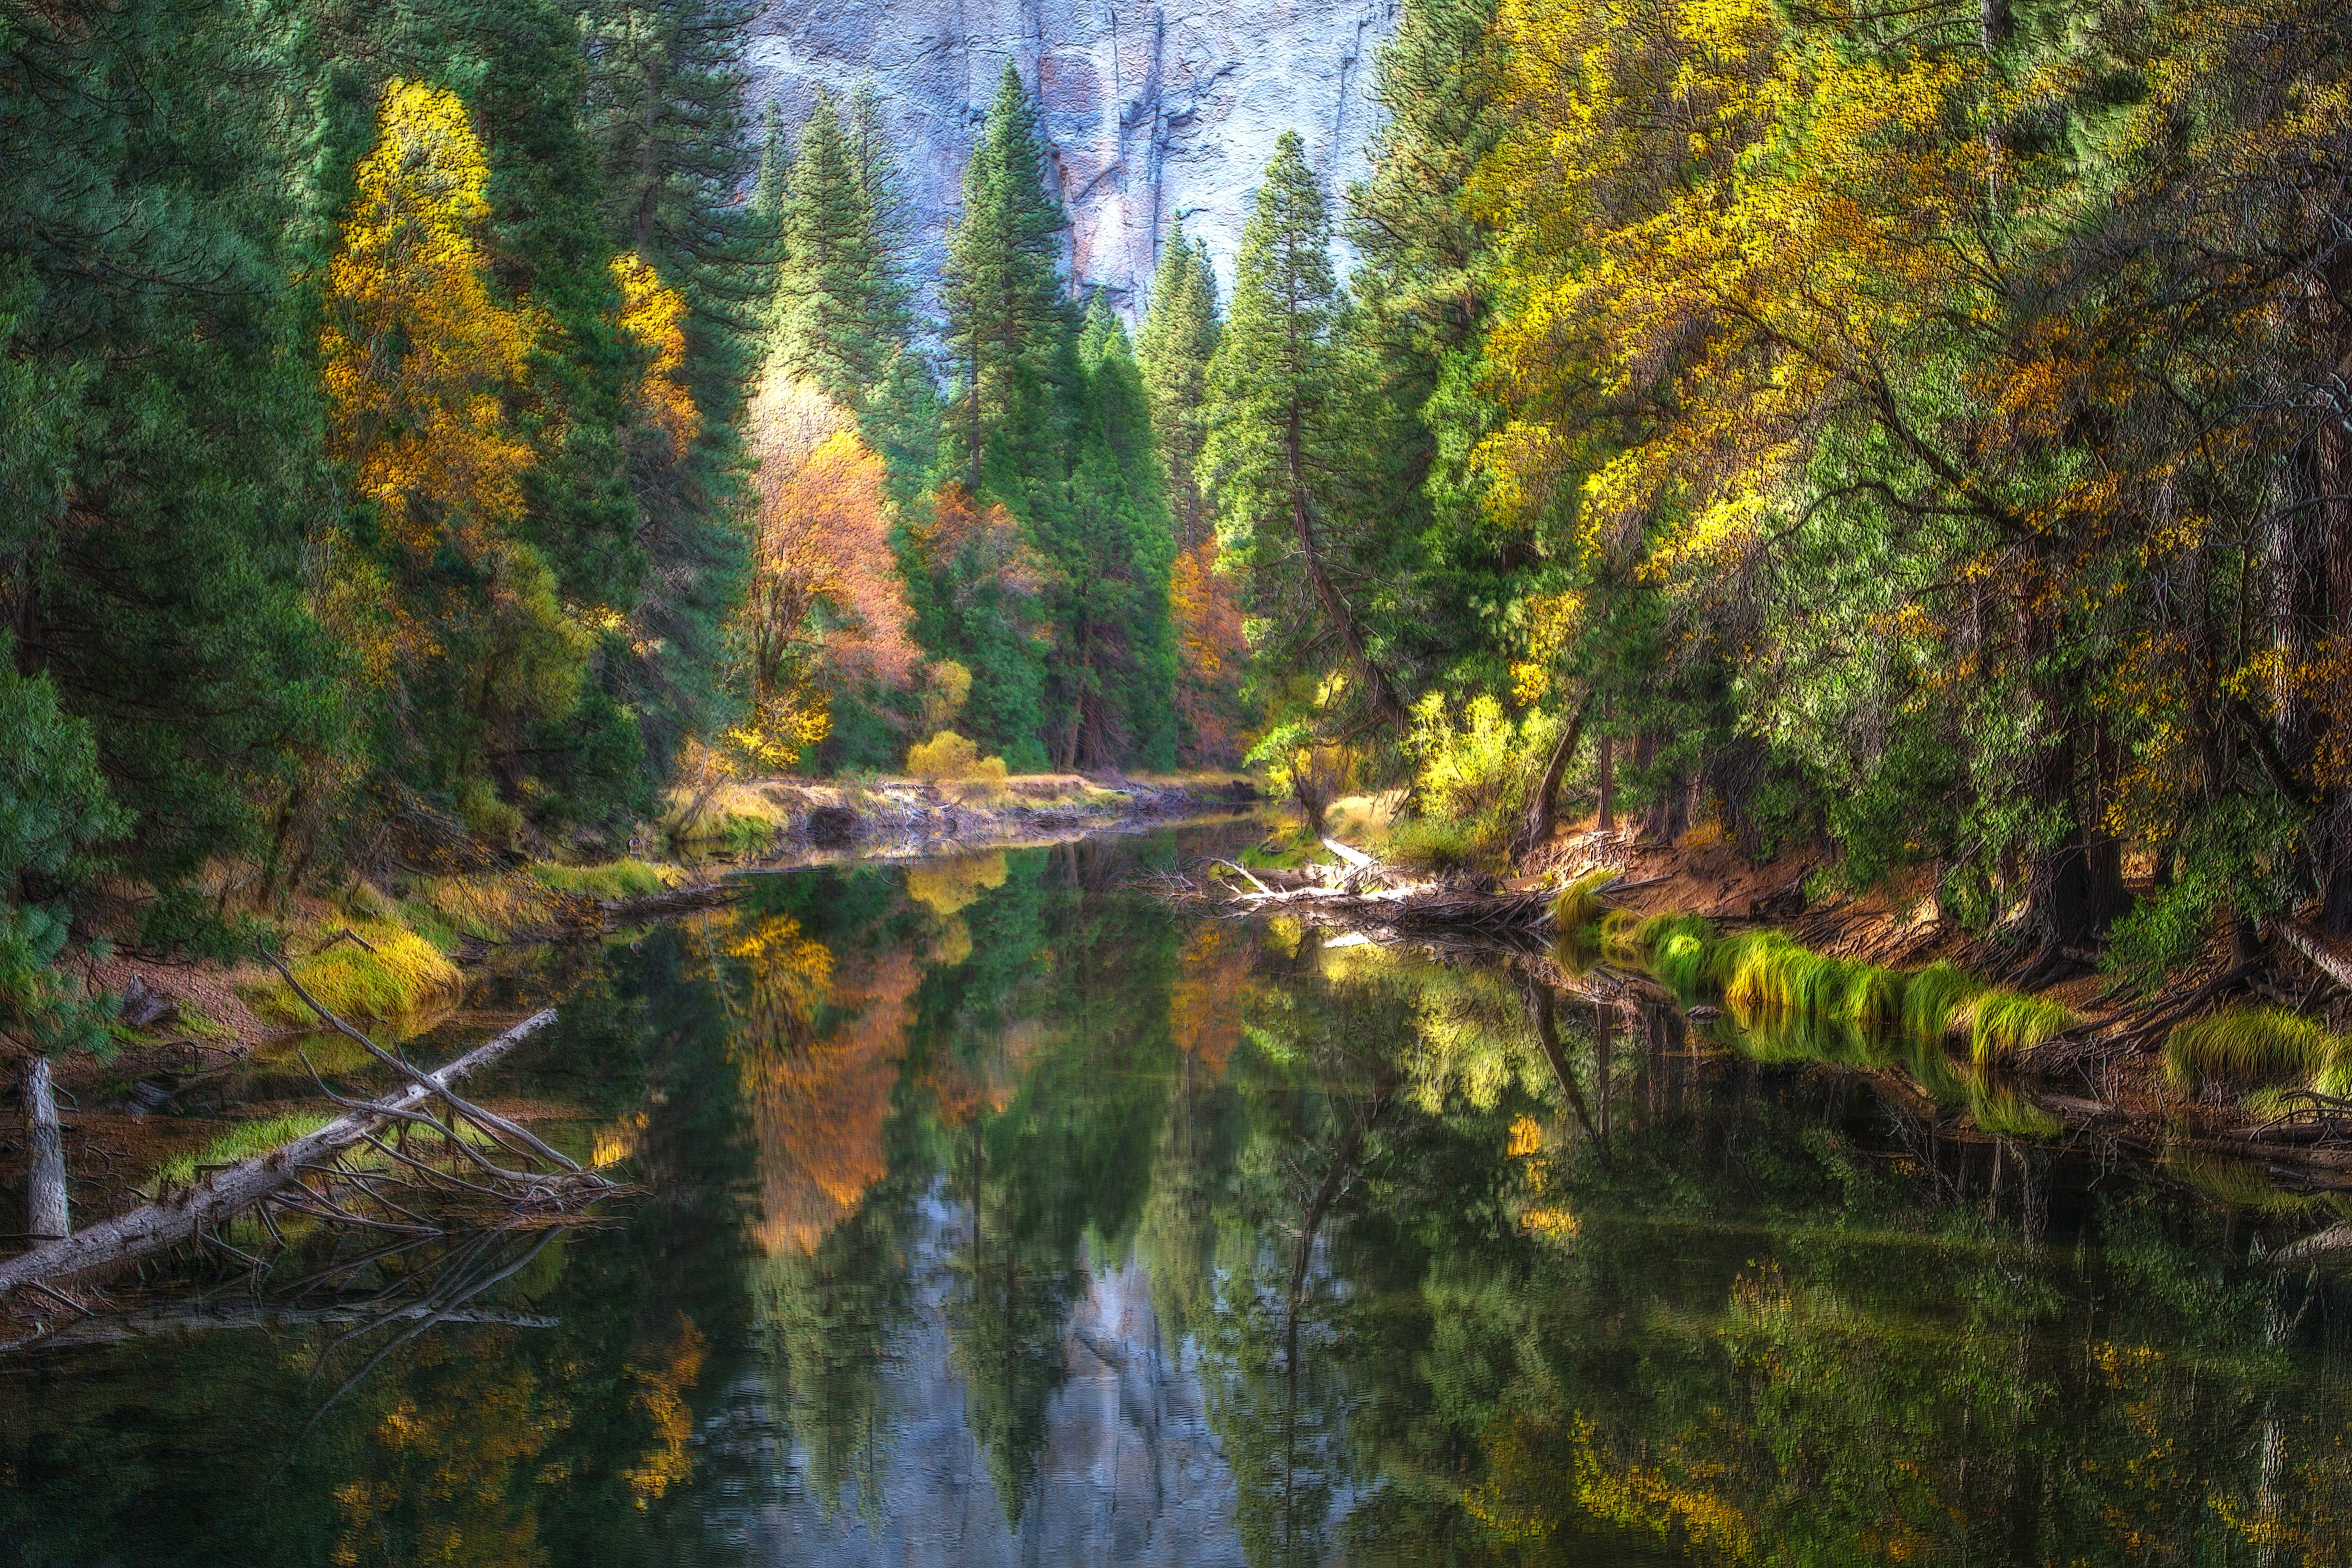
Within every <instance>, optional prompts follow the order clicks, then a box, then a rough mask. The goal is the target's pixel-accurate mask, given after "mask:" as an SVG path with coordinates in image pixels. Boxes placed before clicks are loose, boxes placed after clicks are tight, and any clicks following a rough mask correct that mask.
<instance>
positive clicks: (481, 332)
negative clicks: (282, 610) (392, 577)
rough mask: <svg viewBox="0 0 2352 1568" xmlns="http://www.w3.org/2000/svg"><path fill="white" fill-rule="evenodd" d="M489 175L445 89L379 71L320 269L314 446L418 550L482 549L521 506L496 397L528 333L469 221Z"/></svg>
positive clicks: (525, 348)
mask: <svg viewBox="0 0 2352 1568" xmlns="http://www.w3.org/2000/svg"><path fill="white" fill-rule="evenodd" d="M488 181H489V169H488V164H487V163H485V162H484V159H483V156H482V145H481V142H480V141H479V140H478V138H477V137H476V136H475V134H474V131H473V127H472V126H471V125H470V124H469V123H468V122H467V118H466V107H465V105H464V104H463V103H462V102H460V101H459V100H458V98H457V94H456V93H453V92H450V91H448V90H446V89H442V88H436V87H429V86H426V85H425V84H424V83H421V82H409V81H394V82H392V83H390V84H388V85H387V86H386V87H385V88H384V90H383V110H382V117H381V128H380V130H379V132H378V133H377V137H376V144H375V148H374V150H373V152H371V153H369V154H368V155H367V157H366V158H365V159H363V160H362V162H361V163H360V166H359V169H358V171H357V174H356V176H355V183H356V184H357V187H358V188H357V194H356V195H355V196H354V198H353V200H352V210H351V216H349V217H348V218H346V219H345V220H344V223H343V229H342V245H341V248H340V249H339V250H338V251H337V252H336V253H335V258H334V259H333V261H332V262H331V264H330V265H329V267H328V269H327V310H326V325H325V326H324V327H323V328H322V329H321V331H320V359H321V361H322V362H323V363H322V367H321V371H322V375H323V377H324V381H325V384H326V389H327V393H328V395H329V397H330V399H331V416H330V419H329V422H328V448H329V450H330V452H331V453H332V455H334V456H335V457H337V458H342V459H344V460H345V461H347V462H349V463H350V464H351V465H352V470H353V472H354V474H355V475H356V477H357V480H358V488H359V491H360V493H361V494H362V495H363V496H365V497H366V498H368V499H369V500H373V501H374V502H375V503H376V504H377V505H378V506H379V507H380V508H381V509H382V510H383V515H384V517H385V519H386V520H387V521H389V522H390V523H391V525H392V527H393V531H394V533H395V534H396V535H397V537H398V538H399V539H400V540H401V542H403V543H404V545H406V546H407V547H408V549H410V550H411V551H412V552H415V553H417V554H419V555H423V554H426V553H429V552H431V551H432V550H433V549H435V548H436V546H437V545H438V544H439V543H440V542H442V540H443V539H445V538H446V539H447V540H448V541H449V542H453V543H455V544H457V546H458V547H459V548H460V549H461V550H462V551H463V552H465V553H466V554H467V555H468V556H469V557H472V556H479V555H482V554H485V553H488V552H489V551H490V550H492V549H493V548H495V542H496V533H495V529H496V525H497V524H498V523H499V521H501V520H504V519H507V518H509V517H512V516H513V515H515V514H516V513H517V512H519V511H520V510H521V506H522V489H521V478H520V476H521V473H522V470H523V469H524V468H526V467H528V466H529V464H530V449H529V448H528V447H525V446H524V444H523V443H522V442H521V441H520V440H518V439H516V438H515V437H514V436H513V435H512V434H511V432H510V431H509V429H508V426H507V421H506V417H505V414H504V411H503V408H502V406H501V403H500V399H501V396H502V395H503V394H504V393H505V391H506V390H507V389H508V388H509V387H511V386H513V385H516V384H519V383H520V381H521V380H522V377H523V370H524V362H525V359H526V357H527V356H528V354H529V353H530V345H531V341H532V335H533V334H532V328H531V322H530V316H529V313H528V312H526V311H524V310H517V309H514V308H512V307H509V306H507V305H503V304H501V303H499V301H498V300H496V299H494V298H493V297H492V295H491V293H490V290H489V288H488V284H487V283H486V282H485V280H484V279H483V277H482V269H481V258H480V255H479V253H478V249H477V247H476V246H475V243H474V237H473V230H474V227H475V226H476V225H478V224H479V223H480V222H481V221H482V219H483V218H484V217H486V216H488V212H489V204H488V200H487V199H486V198H485V195H484V191H485V188H486V187H487V185H488Z"/></svg>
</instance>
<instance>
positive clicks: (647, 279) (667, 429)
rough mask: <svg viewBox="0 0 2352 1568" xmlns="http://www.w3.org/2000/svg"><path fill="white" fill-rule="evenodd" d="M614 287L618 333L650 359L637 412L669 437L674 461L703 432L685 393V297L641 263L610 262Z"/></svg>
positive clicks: (639, 390)
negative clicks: (618, 303) (618, 311)
mask: <svg viewBox="0 0 2352 1568" xmlns="http://www.w3.org/2000/svg"><path fill="white" fill-rule="evenodd" d="M613 281H614V282H615V283H617V284H619V285H620V287H621V330H622V331H625V332H626V333H628V335H629V336H630V337H631V338H633V339H634V340H635V342H637V344H638V346H639V347H641V348H643V349H645V350H646V352H647V353H649V354H650V355H651V357H652V363H649V364H647V365H646V372H645V374H644V376H643V377H641V378H640V379H639V380H638V383H637V394H636V399H635V401H636V406H637V411H638V413H639V415H640V416H641V417H643V418H644V419H645V420H646V423H647V424H649V425H651V426H654V427H655V428H656V429H658V430H659V431H661V432H662V434H663V435H664V436H666V437H668V441H669V451H670V456H671V457H672V458H675V457H677V455H678V454H679V453H681V452H683V451H685V450H686V448H687V447H688V445H689V444H691V443H692V442H693V440H694V437H695V432H696V431H698V430H699V429H700V428H701V427H702V416H701V415H700V414H699V413H698V412H697V411H696V409H695V406H694V396H693V395H692V394H691V393H689V392H688V391H687V388H686V296H684V295H683V294H680V293H679V292H678V291H677V289H671V288H668V287H667V286H665V285H664V284H663V282H662V280H661V279H660V278H659V277H658V276H657V275H656V273H655V271H654V269H653V268H652V267H650V266H649V265H647V264H646V261H645V259H644V258H642V257H637V256H616V257H614V258H613Z"/></svg>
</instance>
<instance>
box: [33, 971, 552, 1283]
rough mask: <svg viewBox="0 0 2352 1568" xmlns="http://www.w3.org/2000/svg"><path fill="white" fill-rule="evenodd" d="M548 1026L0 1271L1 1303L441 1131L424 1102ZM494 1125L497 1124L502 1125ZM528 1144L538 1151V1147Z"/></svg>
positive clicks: (491, 1042) (190, 1233)
mask: <svg viewBox="0 0 2352 1568" xmlns="http://www.w3.org/2000/svg"><path fill="white" fill-rule="evenodd" d="M554 1019H555V1009H554V1008H552V1007H549V1008H544V1009H542V1010H541V1011H540V1012H537V1013H534V1014H532V1015H531V1016H530V1017H528V1018H525V1019H524V1020H523V1021H522V1022H521V1023H520V1024H517V1025H515V1026H512V1027H511V1028H509V1029H506V1030H504V1031H502V1032H500V1033H499V1034H498V1035H496V1036H494V1037H491V1038H490V1039H488V1040H487V1041H485V1042H483V1043H482V1044H481V1045H478V1046H477V1047H474V1048H473V1049H472V1050H470V1051H467V1053H466V1054H465V1055H464V1056H462V1057H459V1058H457V1060H455V1061H453V1062H450V1063H449V1064H447V1065H446V1066H445V1067H443V1068H439V1069H438V1070H436V1071H434V1072H429V1073H427V1072H415V1076H414V1077H413V1078H412V1079H410V1081H409V1082H408V1083H407V1084H405V1085H404V1086H403V1087H402V1088H400V1089H395V1090H394V1091H393V1092H392V1093H390V1094H387V1095H384V1096H383V1097H382V1098H380V1099H377V1100H364V1101H352V1100H341V1099H340V1098H339V1099H338V1103H340V1104H343V1105H346V1106H349V1107H350V1110H348V1112H347V1113H346V1114H345V1115H342V1116H340V1117H338V1118H336V1119H335V1120H334V1121H331V1122H329V1123H327V1125H326V1126H324V1127H321V1128H320V1129H319V1130H318V1131H316V1132H312V1133H310V1134H309V1135H308V1136H306V1137H302V1138H298V1139H296V1140H294V1141H293V1142H290V1143H286V1144H282V1145H280V1146H279V1147H278V1148H277V1149H274V1150H272V1151H270V1152H268V1153H267V1154H259V1155H256V1156H255V1157H254V1158H252V1159H250V1160H245V1161H241V1162H239V1163H236V1164H234V1165H231V1166H229V1167H228V1168H227V1169H226V1170H223V1171H220V1172H218V1173H215V1174H214V1175H212V1176H209V1177H207V1178H205V1180H204V1181H201V1182H199V1183H197V1184H194V1186H191V1187H188V1188H186V1189H184V1191H181V1192H177V1193H173V1194H170V1195H168V1196H166V1197H163V1198H161V1199H159V1200H158V1201H156V1202H154V1203H152V1204H148V1205H144V1206H142V1207H140V1208H136V1209H133V1210H131V1212H130V1213H129V1214H126V1215H118V1216H117V1217H115V1218H113V1219H110V1220H106V1221H103V1222H101V1223H100V1224H98V1225H94V1226H90V1227H89V1229H87V1230H82V1231H78V1232H76V1233H75V1234H73V1235H71V1236H68V1237H64V1238H63V1239H61V1240H57V1241H51V1242H47V1243H46V1244H44V1245H42V1246H39V1247H35V1248H33V1250H31V1251H30V1252H26V1253H24V1254H22V1255H20V1256H18V1257H16V1258H10V1259H8V1260H7V1261H6V1262H5V1263H0V1297H5V1296H6V1295H7V1294H8V1293H9V1292H10V1291H13V1290H15V1289H16V1288H17V1287H19V1286H31V1287H33V1288H35V1289H43V1288H44V1287H46V1286H47V1285H51V1284H55V1283H57V1282H58V1281H61V1280H65V1279H73V1278H75V1277H77V1276H79V1275H84V1274H88V1273H90V1272H92V1271H93V1270H96V1269H100V1268H110V1267H111V1266H114V1265H117V1264H121V1263H127V1262H130V1261H131V1260H132V1259H134V1258H144V1257H147V1256H149V1255H151V1254H153V1253H157V1252H162V1251H164V1250H166V1249H168V1248H170V1247H177V1246H179V1245H180V1244H181V1243H183V1242H186V1241H189V1240H192V1239H194V1238H195V1237H197V1236H198V1235H199V1234H200V1233H202V1232H204V1231H205V1230H207V1229H211V1228H214V1227H216V1226H220V1225H222V1224H223V1223H225V1222H226V1221H227V1220H228V1219H230V1218H232V1217H233V1216H235V1215H238V1214H240V1213H242V1212H244V1211H245V1210H247V1209H249V1208H252V1207H253V1206H255V1205H257V1204H259V1203H261V1202H263V1201H264V1200H265V1199H268V1198H269V1197H271V1196H272V1195H273V1194H279V1193H281V1192H284V1191H285V1190H286V1189H288V1188H290V1187H293V1186H295V1185H297V1184H299V1183H300V1182H301V1181H302V1179H303V1177H304V1176H305V1175H306V1174H308V1173H313V1172H316V1171H318V1170H320V1168H321V1167H323V1166H325V1165H326V1164H327V1163H328V1162H329V1161H331V1160H332V1159H334V1158H335V1156H337V1155H339V1154H341V1153H342V1152H344V1151H346V1150H349V1149H354V1148H357V1147H358V1146H359V1145H361V1144H362V1143H366V1142H371V1141H373V1140H374V1138H375V1135H376V1134H377V1133H379V1132H381V1131H383V1130H384V1129H385V1128H387V1127H389V1126H392V1125H393V1124H394V1123H396V1122H412V1123H413V1122H417V1121H425V1122H428V1123H430V1124H431V1125H433V1126H435V1127H436V1129H437V1128H439V1127H440V1123H438V1122H433V1121H432V1119H431V1118H430V1117H428V1116H425V1114H423V1111H424V1108H425V1106H426V1105H427V1104H428V1103H429V1102H430V1101H432V1100H438V1099H444V1098H446V1097H447V1096H448V1094H449V1089H450V1086H451V1085H453V1084H455V1083H457V1081H458V1080H459V1079H463V1078H465V1077H466V1076H467V1074H469V1073H473V1072H476V1071H478V1070H479V1069H481V1068H485V1067H488V1065H489V1064H490V1063H492V1062H494V1061H497V1060H498V1059H499V1058H500V1057H503V1056H505V1055H506V1054H507V1053H508V1052H509V1051H511V1050H512V1049H514V1047H517V1046H519V1045H520V1044H521V1043H522V1042H523V1041H524V1040H526V1039H528V1038H530V1037H531V1036H532V1035H534V1034H536V1033H538V1032H539V1031H540V1030H541V1029H542V1028H544V1027H546V1026H547V1025H549V1024H551V1023H552V1022H553V1021H554ZM410 1070H411V1071H413V1072H414V1071H415V1069H410ZM499 1120H500V1121H501V1122H503V1120H504V1119H502V1118H501V1119H499ZM504 1124H505V1125H507V1126H511V1125H512V1123H504ZM531 1142H534V1143H537V1142H538V1140H536V1139H533V1140H531ZM379 1146H380V1145H379ZM541 1147H544V1145H541ZM565 1163H567V1164H568V1163H570V1162H568V1161H567V1162H565ZM291 1195H295V1194H289V1196H291ZM44 1293H45V1294H46V1293H47V1292H46V1290H44Z"/></svg>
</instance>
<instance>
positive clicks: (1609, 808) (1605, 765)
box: [1595, 707, 1617, 833]
mask: <svg viewBox="0 0 2352 1568" xmlns="http://www.w3.org/2000/svg"><path fill="white" fill-rule="evenodd" d="M1608 717H1609V710H1608V709H1607V708H1606V707H1603V708H1602V709H1601V718H1602V720H1603V721H1606V720H1607V719H1608ZM1600 765H1601V817H1600V820H1599V822H1598V823H1597V824H1595V826H1598V827H1599V828H1600V829H1601V832H1603V833H1612V832H1614V831H1616V827H1617V741H1616V737H1614V736H1612V735H1603V736H1601V760H1600Z"/></svg>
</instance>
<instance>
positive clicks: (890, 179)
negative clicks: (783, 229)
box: [844, 77, 914, 343]
mask: <svg viewBox="0 0 2352 1568" xmlns="http://www.w3.org/2000/svg"><path fill="white" fill-rule="evenodd" d="M844 134H845V141H846V142H847V152H848V155H849V166H850V170H851V172H852V173H853V174H855V175H856V180H857V191H858V195H860V196H861V197H862V198H864V200H865V203H866V223H867V226H869V227H870V228H871V229H872V231H873V237H874V239H873V245H874V249H873V271H874V276H873V279H872V280H871V281H870V282H869V283H868V284H867V286H866V288H867V298H868V299H869V300H870V301H871V304H870V306H869V309H870V310H872V312H873V317H874V323H875V331H876V333H877V335H878V336H879V337H880V338H881V339H882V341H883V342H891V343H902V342H906V341H907V339H908V337H909V336H911V335H912V334H913V331H914V311H913V304H914V289H913V286H912V285H911V284H910V283H909V281H908V247H910V246H911V245H912V244H913V243H914V235H913V226H914V205H913V204H912V203H911V202H909V201H908V197H907V184H906V179H905V177H904V175H902V174H900V172H899V168H898V155H897V154H896V153H893V152H892V151H891V150H890V132H889V128H888V127H887V126H886V125H885V124H884V123H883V121H882V100H881V96H880V94H878V93H877V92H876V91H875V88H874V79H872V78H871V77H867V78H864V79H860V80H859V82H858V83H857V85H856V87H854V88H852V89H850V90H849V112H848V115H847V117H846V120H845V131H844Z"/></svg>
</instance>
